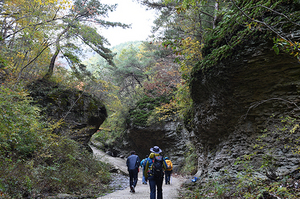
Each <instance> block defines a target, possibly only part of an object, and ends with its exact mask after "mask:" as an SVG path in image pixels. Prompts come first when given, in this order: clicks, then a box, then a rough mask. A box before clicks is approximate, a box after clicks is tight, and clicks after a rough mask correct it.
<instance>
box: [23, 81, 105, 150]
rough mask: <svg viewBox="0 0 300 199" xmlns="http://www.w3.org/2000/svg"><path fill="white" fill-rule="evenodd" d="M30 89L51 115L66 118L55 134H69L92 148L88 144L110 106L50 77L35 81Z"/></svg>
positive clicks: (35, 99)
mask: <svg viewBox="0 0 300 199" xmlns="http://www.w3.org/2000/svg"><path fill="white" fill-rule="evenodd" d="M28 90H29V91H30V94H31V96H32V97H33V99H34V101H36V103H37V104H39V105H40V106H41V107H42V110H43V113H44V114H45V115H47V118H51V119H52V120H53V121H56V122H58V121H60V120H61V121H62V124H61V125H60V126H59V128H58V129H56V130H55V133H57V134H58V135H61V136H69V137H70V138H71V139H73V140H76V141H78V142H79V143H80V144H82V145H84V146H85V147H87V149H89V150H90V148H89V147H88V143H89V141H90V139H91V137H92V135H93V134H94V133H95V132H96V131H97V130H98V129H99V127H100V125H101V124H102V123H103V122H104V120H105V119H106V117H107V113H106V108H105V106H104V105H103V103H102V102H101V101H100V100H99V99H97V98H95V97H93V96H91V95H89V94H87V93H84V92H83V91H79V90H75V89H67V88H65V87H63V86H62V85H59V84H56V83H53V82H50V81H48V80H38V81H35V82H33V83H31V84H30V85H29V86H28Z"/></svg>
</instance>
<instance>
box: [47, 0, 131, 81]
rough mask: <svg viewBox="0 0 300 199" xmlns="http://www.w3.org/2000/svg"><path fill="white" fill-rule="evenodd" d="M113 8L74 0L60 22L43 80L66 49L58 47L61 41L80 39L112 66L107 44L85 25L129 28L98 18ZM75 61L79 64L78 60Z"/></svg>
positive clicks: (93, 0)
mask: <svg viewBox="0 0 300 199" xmlns="http://www.w3.org/2000/svg"><path fill="white" fill-rule="evenodd" d="M115 7H116V5H114V6H109V5H104V4H101V3H100V1H99V0H87V1H82V0H76V1H75V2H74V7H72V9H71V11H70V14H69V15H67V16H66V18H65V19H64V20H63V21H62V24H61V26H62V28H61V32H60V33H59V34H58V35H57V36H56V42H55V43H56V44H55V45H56V46H55V47H56V51H55V53H54V55H53V56H52V58H51V62H50V66H49V70H48V72H47V74H46V75H45V78H48V77H50V76H51V75H52V73H53V68H54V64H55V60H56V58H57V56H58V54H59V53H60V52H61V51H63V48H68V45H65V46H61V45H60V43H61V40H63V39H68V40H70V39H71V38H73V39H75V38H77V39H80V40H81V41H82V42H83V43H84V44H86V45H87V46H88V47H90V48H91V49H92V50H94V51H95V52H96V53H98V54H99V55H100V56H102V57H103V58H104V59H106V60H107V61H108V63H109V64H111V65H114V64H113V62H112V59H113V54H112V53H111V51H110V50H109V49H108V48H106V47H105V44H109V42H108V41H107V40H106V39H105V38H104V37H102V36H101V35H99V34H98V33H97V31H96V29H95V28H91V27H90V26H88V25H86V24H87V23H95V24H97V25H101V27H105V28H107V27H116V26H120V27H123V28H127V27H129V26H128V25H125V24H121V23H117V22H109V21H105V20H103V19H100V18H99V16H102V17H105V16H107V14H108V12H109V11H113V10H114V9H115ZM72 56H73V54H72ZM73 57H74V56H73ZM68 58H70V56H68ZM71 60H72V59H71ZM73 61H74V60H73ZM76 61H77V63H79V61H78V60H76Z"/></svg>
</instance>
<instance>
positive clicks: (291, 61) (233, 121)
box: [190, 39, 300, 177]
mask: <svg viewBox="0 0 300 199" xmlns="http://www.w3.org/2000/svg"><path fill="white" fill-rule="evenodd" d="M272 46H273V43H272V41H269V40H263V39H257V40H249V41H247V42H245V43H244V45H243V46H242V47H240V49H239V51H238V52H236V54H234V55H233V56H232V57H231V58H227V59H224V60H222V61H220V62H219V63H218V64H217V65H215V66H213V67H212V68H211V69H210V70H208V71H205V72H204V71H202V70H199V71H197V72H195V73H194V74H193V77H192V78H193V80H192V82H191V94H192V98H193V101H194V109H193V112H194V114H193V115H192V116H191V121H192V122H191V123H192V125H191V126H190V131H192V132H193V135H194V140H195V145H196V146H197V150H198V157H199V158H198V173H197V174H198V175H199V176H219V175H222V174H224V172H225V170H226V172H227V171H228V172H229V173H231V174H233V175H235V174H237V172H239V171H241V170H242V168H241V167H240V166H239V165H238V164H237V165H235V164H234V163H235V162H236V161H237V158H243V157H244V155H251V154H253V153H254V152H255V151H256V152H258V155H256V156H254V157H253V162H252V166H255V167H256V168H259V167H260V166H261V165H262V164H263V161H264V160H265V158H266V157H271V158H272V159H273V160H274V161H273V162H272V164H273V165H274V166H275V167H276V168H278V169H277V171H276V172H277V174H278V175H285V174H288V173H291V172H293V171H295V170H296V169H297V168H298V167H299V163H300V159H299V156H298V155H296V154H295V153H294V151H293V150H292V148H288V147H287V145H288V144H290V145H293V143H291V142H293V141H291V140H294V141H295V142H297V141H296V140H298V139H299V135H300V130H299V129H298V126H297V124H298V123H299V120H297V119H296V120H293V122H290V123H289V125H288V126H287V123H288V122H287V120H289V118H290V117H291V118H299V113H300V109H299V106H298V105H299V102H300V96H299V92H300V81H299V77H300V64H299V61H298V60H297V59H296V58H294V57H292V56H290V55H288V54H285V53H282V54H279V55H276V54H275V53H274V51H273V50H272ZM284 118H285V119H284ZM284 128H286V129H284ZM291 129H294V131H293V132H292V133H291ZM266 135H267V136H266ZM262 137H263V138H262ZM294 144H295V143H294ZM258 146H259V147H258ZM293 146H295V145H293ZM256 147H258V148H256ZM270 149H271V150H270ZM258 175H259V176H260V177H265V175H266V173H260V174H258Z"/></svg>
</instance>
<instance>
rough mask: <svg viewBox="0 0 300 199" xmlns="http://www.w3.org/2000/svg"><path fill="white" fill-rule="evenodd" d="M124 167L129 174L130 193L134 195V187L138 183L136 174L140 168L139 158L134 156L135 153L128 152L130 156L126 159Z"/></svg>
mask: <svg viewBox="0 0 300 199" xmlns="http://www.w3.org/2000/svg"><path fill="white" fill-rule="evenodd" d="M126 165H127V168H128V172H129V186H130V192H132V193H135V187H136V184H137V181H138V173H139V166H140V159H139V156H137V155H136V154H135V151H131V152H130V156H129V157H128V158H127V161H126Z"/></svg>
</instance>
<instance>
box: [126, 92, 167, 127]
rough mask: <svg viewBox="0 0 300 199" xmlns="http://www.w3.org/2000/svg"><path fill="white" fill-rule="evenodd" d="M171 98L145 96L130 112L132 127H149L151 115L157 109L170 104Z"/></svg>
mask: <svg viewBox="0 0 300 199" xmlns="http://www.w3.org/2000/svg"><path fill="white" fill-rule="evenodd" d="M169 102H170V96H160V97H155V98H152V97H148V96H144V97H143V98H142V99H141V100H139V101H138V103H137V105H136V107H135V108H134V109H131V110H130V112H129V124H130V126H132V127H133V126H138V127H147V120H148V117H149V116H150V115H151V113H152V111H153V110H154V109H155V107H158V106H160V105H161V104H162V103H169Z"/></svg>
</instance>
